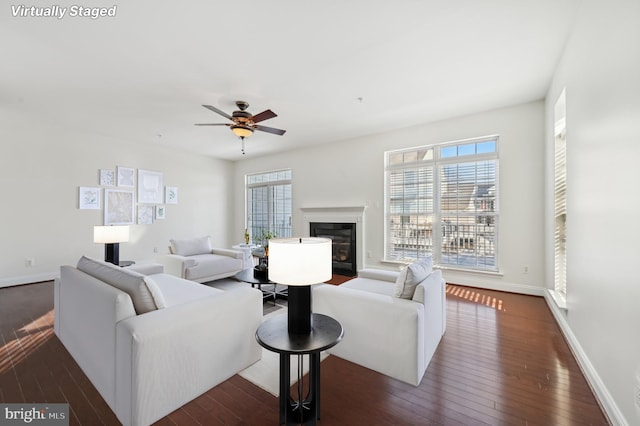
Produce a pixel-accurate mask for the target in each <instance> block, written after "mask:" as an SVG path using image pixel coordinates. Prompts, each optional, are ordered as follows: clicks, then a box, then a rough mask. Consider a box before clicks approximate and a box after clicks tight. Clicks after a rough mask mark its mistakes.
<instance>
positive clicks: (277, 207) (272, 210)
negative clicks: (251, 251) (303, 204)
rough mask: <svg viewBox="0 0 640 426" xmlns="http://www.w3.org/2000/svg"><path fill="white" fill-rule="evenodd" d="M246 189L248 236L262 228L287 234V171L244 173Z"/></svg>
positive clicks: (289, 231)
mask: <svg viewBox="0 0 640 426" xmlns="http://www.w3.org/2000/svg"><path fill="white" fill-rule="evenodd" d="M246 192H247V229H248V232H249V235H251V236H253V235H260V234H261V233H262V231H263V230H264V231H271V232H273V233H275V234H276V235H277V236H278V237H282V238H284V237H290V236H291V170H290V169H287V170H278V171H274V172H267V173H258V174H253V175H248V176H247V177H246Z"/></svg>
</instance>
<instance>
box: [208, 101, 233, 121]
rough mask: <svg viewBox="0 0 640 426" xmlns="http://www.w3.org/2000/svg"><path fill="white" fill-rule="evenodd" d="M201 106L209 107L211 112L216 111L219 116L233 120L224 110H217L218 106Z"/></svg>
mask: <svg viewBox="0 0 640 426" xmlns="http://www.w3.org/2000/svg"><path fill="white" fill-rule="evenodd" d="M202 106H203V107H205V108H206V109H209V110H211V111H213V112H216V113H218V114H220V115H221V116H223V117H225V118H228V119H229V120H233V119H232V118H231V116H230V115H229V114H227V113H226V112H224V111H221V110H219V109H218V108H216V107H214V106H211V105H202Z"/></svg>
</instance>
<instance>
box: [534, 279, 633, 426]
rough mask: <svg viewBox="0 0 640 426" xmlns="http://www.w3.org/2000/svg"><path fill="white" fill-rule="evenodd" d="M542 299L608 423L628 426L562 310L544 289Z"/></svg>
mask: <svg viewBox="0 0 640 426" xmlns="http://www.w3.org/2000/svg"><path fill="white" fill-rule="evenodd" d="M544 298H545V300H546V302H547V305H548V306H549V309H550V310H551V313H552V314H553V316H554V318H555V319H556V322H557V323H558V325H559V326H560V330H562V334H564V337H565V338H566V339H567V342H569V348H570V349H571V352H573V356H574V357H575V358H576V360H577V362H578V365H579V366H580V369H581V370H582V373H583V374H584V376H585V378H586V379H587V382H588V383H589V386H590V387H591V390H592V391H593V392H594V393H595V395H596V399H597V400H598V402H599V403H600V406H601V407H602V410H603V411H604V413H605V415H606V416H607V417H608V420H609V422H610V423H611V424H613V425H620V426H628V425H629V422H627V420H626V419H625V417H624V415H623V414H622V412H621V411H620V409H619V408H618V405H617V404H616V402H615V401H614V399H613V398H612V397H611V394H610V393H609V391H608V390H607V387H606V386H605V385H604V382H603V381H602V379H600V375H598V372H597V371H596V369H595V368H594V367H593V364H591V361H590V360H589V357H588V356H587V354H586V353H585V352H584V350H583V349H582V346H581V345H580V342H579V341H578V339H577V338H576V336H575V334H573V331H571V327H570V326H569V323H568V322H567V320H566V318H565V316H564V314H563V312H562V309H561V308H560V307H558V305H557V304H556V302H555V301H554V299H553V295H552V294H551V293H550V291H549V290H547V289H545V294H544Z"/></svg>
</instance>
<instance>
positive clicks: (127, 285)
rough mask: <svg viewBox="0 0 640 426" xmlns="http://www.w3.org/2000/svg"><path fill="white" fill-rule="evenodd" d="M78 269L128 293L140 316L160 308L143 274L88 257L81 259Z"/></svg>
mask: <svg viewBox="0 0 640 426" xmlns="http://www.w3.org/2000/svg"><path fill="white" fill-rule="evenodd" d="M77 268H78V269H79V270H80V271H82V272H84V273H85V274H88V275H91V276H92V277H95V278H97V279H99V280H101V281H104V282H105V283H107V284H109V285H111V286H113V287H115V288H117V289H119V290H122V291H124V292H125V293H127V294H128V295H129V296H130V297H131V301H132V302H133V307H134V309H135V310H136V313H137V314H138V315H140V314H144V313H145V312H149V311H155V310H156V309H157V308H158V307H157V306H156V303H155V301H154V298H153V294H152V292H151V291H150V290H149V287H148V285H147V283H146V282H145V280H144V275H142V274H139V273H137V272H135V271H131V270H127V269H126V268H121V267H119V266H116V265H114V264H112V263H107V262H103V261H101V260H97V259H92V258H89V257H86V256H82V257H81V258H80V260H79V261H78V265H77ZM158 292H159V290H158Z"/></svg>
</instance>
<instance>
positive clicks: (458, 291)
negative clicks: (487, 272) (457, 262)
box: [447, 284, 506, 311]
mask: <svg viewBox="0 0 640 426" xmlns="http://www.w3.org/2000/svg"><path fill="white" fill-rule="evenodd" d="M447 294H448V295H450V296H454V297H457V298H460V299H464V300H468V301H469V302H473V303H476V304H478V305H485V306H488V307H489V308H493V309H495V310H497V311H505V310H506V309H504V308H503V305H502V300H500V299H496V298H495V297H491V296H487V295H485V294H482V293H479V292H477V291H475V290H473V289H470V288H469V287H458V286H457V285H453V284H447Z"/></svg>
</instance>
